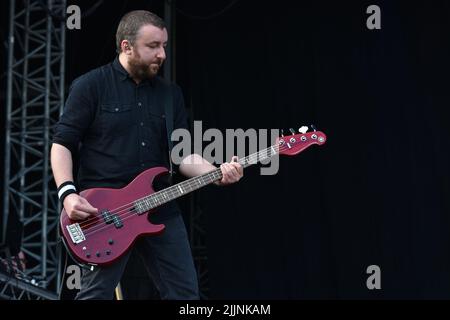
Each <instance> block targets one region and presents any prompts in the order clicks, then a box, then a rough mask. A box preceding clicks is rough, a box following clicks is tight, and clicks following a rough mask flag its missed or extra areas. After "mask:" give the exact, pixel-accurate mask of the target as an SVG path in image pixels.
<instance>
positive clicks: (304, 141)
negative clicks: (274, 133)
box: [276, 125, 327, 156]
mask: <svg viewBox="0 0 450 320" xmlns="http://www.w3.org/2000/svg"><path fill="white" fill-rule="evenodd" d="M311 128H312V129H313V131H310V132H307V131H308V127H306V126H303V127H301V128H299V129H298V133H295V130H294V129H292V128H291V129H289V131H290V132H291V134H290V135H287V136H285V135H284V132H283V130H281V137H279V138H278V139H277V140H276V145H277V146H278V152H279V154H282V155H288V156H293V155H296V154H298V153H300V152H302V151H303V150H305V149H306V148H308V147H310V146H312V145H313V144H318V145H323V144H324V143H325V142H326V140H327V136H326V135H325V134H324V133H323V132H321V131H317V130H316V128H315V127H314V125H311Z"/></svg>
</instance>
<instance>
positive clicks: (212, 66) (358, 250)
mask: <svg viewBox="0 0 450 320" xmlns="http://www.w3.org/2000/svg"><path fill="white" fill-rule="evenodd" d="M93 3H95V2H94V1H87V0H85V1H71V2H70V4H78V5H80V7H81V10H82V11H83V10H85V8H86V9H87V8H89V7H90V6H92V4H93ZM229 3H230V1H225V0H220V1H219V0H216V1H206V0H202V1H200V0H197V1H181V0H178V1H177V9H178V10H177V15H176V20H177V21H176V23H177V25H176V54H177V58H176V76H177V83H178V84H179V85H180V86H181V87H182V89H183V92H184V94H185V99H186V105H187V108H188V109H189V112H190V114H191V121H192V120H202V121H203V128H204V130H206V129H207V128H218V129H220V130H225V129H226V128H232V129H236V128H243V129H249V128H256V129H258V128H262V129H270V128H290V127H293V128H298V127H300V126H301V125H308V124H311V123H314V124H315V125H316V126H317V128H318V129H319V130H321V131H323V132H325V133H326V134H327V136H328V141H327V143H326V145H324V146H322V147H317V146H314V147H311V148H310V149H307V150H305V151H304V152H303V153H301V154H299V155H298V156H296V157H282V158H281V159H280V170H279V172H278V174H277V175H275V176H261V175H260V170H259V168H258V167H252V168H249V169H248V170H246V172H245V177H244V179H243V180H241V181H240V182H239V183H238V184H236V185H233V186H230V187H226V188H208V189H205V190H202V191H199V192H198V193H197V196H198V199H199V200H200V205H201V209H202V210H203V212H204V214H205V215H206V217H207V218H206V219H207V225H206V230H207V241H208V242H207V244H208V259H209V260H208V266H209V272H210V274H209V276H210V288H211V292H210V293H211V298H217V299H316V298H318V299H330V298H331V299H336V298H339V299H432V298H438V299H441V298H446V299H448V298H449V297H450V258H449V257H450V221H449V209H450V208H449V204H450V203H449V182H450V181H449V169H448V166H449V163H450V159H449V141H448V136H449V130H450V127H449V126H448V119H449V111H448V109H447V108H448V106H449V102H450V99H449V98H450V96H449V93H448V91H449V89H448V88H449V86H448V82H449V80H448V74H449V62H448V60H449V58H450V19H449V18H450V3H449V2H448V1H444V0H442V1H437V0H436V1H413V2H411V1H301V2H291V1H278V2H274V1H273V2H268V1H250V0H240V1H236V2H235V3H234V4H233V5H232V6H230V7H229V8H227V7H228V4H229ZM371 4H376V5H378V6H379V7H380V8H381V27H382V29H381V30H369V29H368V28H367V27H366V19H367V18H368V17H369V14H367V13H366V9H367V7H368V6H369V5H371ZM7 8H8V5H7V2H6V1H5V2H2V8H1V11H2V13H1V15H2V19H1V21H2V23H1V25H2V40H4V39H5V37H6V35H7V28H6V26H7V24H6V22H7V13H6V12H7V10H6V9H7ZM162 8H163V2H162V0H161V1H114V2H113V1H107V2H106V1H105V3H103V4H102V5H101V6H100V7H99V8H98V9H97V11H96V12H95V13H94V14H93V15H91V16H89V17H87V18H85V19H83V20H82V26H81V30H72V31H69V30H68V31H67V75H66V83H67V86H68V85H69V84H70V83H71V81H72V80H73V79H74V78H75V77H77V76H79V75H81V74H83V73H85V72H87V71H89V70H91V69H92V68H95V67H97V66H100V65H102V64H105V63H108V62H109V61H110V60H112V59H113V58H114V56H115V31H116V28H117V24H118V22H119V20H120V18H121V16H122V15H123V14H124V13H126V12H128V11H130V10H133V9H147V10H151V11H154V12H155V13H158V14H160V15H161V16H162V14H163V10H162ZM223 9H225V10H223ZM205 17H206V18H208V17H209V19H202V18H205ZM1 54H2V57H1V58H2V69H3V70H5V67H6V59H5V50H2V53H1ZM1 80H2V89H1V92H2V105H4V99H5V94H4V92H5V88H6V86H5V76H2V79H1ZM3 110H4V109H3ZM1 116H2V123H4V116H5V115H4V112H1ZM2 143H3V141H2ZM2 150H3V149H2ZM186 202H187V200H183V201H181V203H182V205H183V207H185V208H187V207H188V205H186ZM186 213H188V212H186ZM370 265H378V266H379V267H380V268H381V286H382V289H381V290H374V291H371V290H368V289H367V287H366V279H367V277H368V276H369V275H368V274H367V273H366V269H367V267H368V266H370Z"/></svg>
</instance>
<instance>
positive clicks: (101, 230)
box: [60, 167, 168, 266]
mask: <svg viewBox="0 0 450 320" xmlns="http://www.w3.org/2000/svg"><path fill="white" fill-rule="evenodd" d="M167 172H168V171H167V169H166V168H163V167H155V168H151V169H148V170H146V171H144V172H142V173H141V174H140V175H138V176H137V177H136V178H135V179H134V180H133V181H132V182H131V183H130V184H128V185H127V186H126V187H124V188H122V189H109V188H94V189H87V190H84V191H82V192H81V193H80V195H81V196H82V197H83V198H85V199H87V201H88V202H89V203H90V204H91V205H92V206H93V207H94V208H98V210H99V213H98V214H97V215H96V216H91V217H89V218H87V219H86V220H83V221H74V220H70V219H69V216H68V215H67V213H66V211H65V210H64V209H63V210H62V212H61V216H60V226H61V232H62V234H63V239H64V240H65V245H66V247H67V249H68V250H69V251H70V254H71V256H72V257H73V258H74V259H76V260H77V261H79V262H80V263H84V264H93V265H99V266H106V265H109V264H111V263H113V262H114V261H116V260H117V259H119V258H120V257H121V256H123V255H124V254H125V253H126V252H127V251H128V250H129V249H130V248H131V246H132V245H133V243H134V242H135V241H136V240H137V238H138V237H140V236H144V235H156V234H159V233H161V232H163V230H164V228H165V226H164V225H163V224H159V225H154V224H152V223H151V222H150V221H149V220H148V213H152V211H153V210H151V211H148V212H146V213H144V214H142V213H140V214H137V213H136V211H135V209H134V206H133V203H134V201H135V200H137V199H140V198H144V197H146V196H148V195H151V194H153V193H154V192H155V191H154V189H153V181H154V179H155V178H156V177H158V176H160V175H163V174H167ZM69 229H70V230H69ZM80 231H81V232H82V234H80ZM83 238H84V240H83ZM76 242H78V243H76Z"/></svg>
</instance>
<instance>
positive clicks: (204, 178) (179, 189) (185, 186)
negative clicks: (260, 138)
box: [135, 146, 278, 212]
mask: <svg viewBox="0 0 450 320" xmlns="http://www.w3.org/2000/svg"><path fill="white" fill-rule="evenodd" d="M277 150H278V149H277V147H276V146H271V147H269V148H267V149H264V150H261V151H259V152H255V153H253V154H251V155H249V156H247V157H245V158H242V159H239V160H238V163H239V164H240V165H241V166H242V167H243V168H247V167H249V166H251V165H253V164H256V163H258V162H260V161H264V160H266V159H269V158H271V157H273V156H274V155H276V154H277V153H278V152H277ZM221 179H222V171H221V170H220V168H217V169H215V170H213V171H211V172H208V173H205V174H202V175H199V176H197V177H193V178H190V179H188V180H185V181H183V182H180V183H178V184H175V185H173V186H171V187H169V188H166V189H164V190H161V191H158V192H155V193H153V194H151V195H150V196H147V197H145V198H142V199H139V200H137V201H135V207H136V208H137V211H139V212H146V211H149V210H151V209H153V208H156V207H159V206H160V205H163V204H165V203H167V202H169V201H172V200H174V199H177V198H179V197H181V196H184V195H186V194H188V193H191V192H192V191H195V190H198V189H200V188H203V187H205V186H207V185H210V184H211V183H213V182H215V181H217V180H221Z"/></svg>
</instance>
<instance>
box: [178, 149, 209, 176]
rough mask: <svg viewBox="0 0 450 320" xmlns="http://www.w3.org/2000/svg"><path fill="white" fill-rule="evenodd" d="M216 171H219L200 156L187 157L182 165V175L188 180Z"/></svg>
mask: <svg viewBox="0 0 450 320" xmlns="http://www.w3.org/2000/svg"><path fill="white" fill-rule="evenodd" d="M214 169H217V167H215V166H213V165H212V164H211V163H209V162H208V161H207V160H205V159H204V158H202V157H201V156H199V155H198V154H191V155H189V156H187V157H186V158H184V159H183V161H182V162H181V164H180V172H181V174H183V175H184V176H186V177H188V178H192V177H196V176H199V175H201V174H204V173H207V172H210V171H212V170H214Z"/></svg>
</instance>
